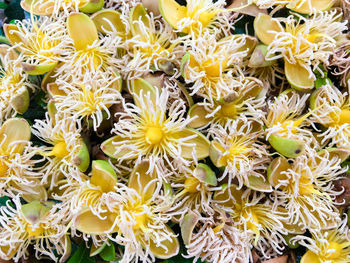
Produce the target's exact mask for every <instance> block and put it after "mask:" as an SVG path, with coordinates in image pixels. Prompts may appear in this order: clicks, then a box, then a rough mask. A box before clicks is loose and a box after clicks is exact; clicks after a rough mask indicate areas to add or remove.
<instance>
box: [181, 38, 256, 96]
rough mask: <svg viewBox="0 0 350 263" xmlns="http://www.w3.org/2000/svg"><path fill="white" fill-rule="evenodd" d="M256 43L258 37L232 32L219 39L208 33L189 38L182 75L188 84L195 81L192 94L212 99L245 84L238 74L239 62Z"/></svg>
mask: <svg viewBox="0 0 350 263" xmlns="http://www.w3.org/2000/svg"><path fill="white" fill-rule="evenodd" d="M255 44H256V39H255V38H252V37H249V36H247V35H231V36H228V37H225V38H222V39H220V40H219V41H217V40H216V36H215V35H214V34H210V33H209V32H206V33H204V34H203V35H202V36H201V37H199V38H198V39H196V40H193V41H189V42H188V51H187V53H186V54H185V56H184V57H183V58H182V61H181V74H182V76H183V77H184V79H185V81H186V83H194V85H193V86H192V87H191V90H192V94H191V95H193V94H198V95H201V96H203V97H205V98H206V99H207V100H208V101H210V102H212V101H213V99H218V100H219V99H222V98H224V97H225V96H228V95H230V94H231V93H232V92H233V90H234V89H239V88H240V87H242V86H244V85H245V83H246V80H245V78H244V76H241V75H240V74H239V73H240V68H239V65H241V64H242V63H243V59H244V58H245V57H246V56H247V55H248V54H249V53H250V52H251V51H252V49H253V48H254V46H255Z"/></svg>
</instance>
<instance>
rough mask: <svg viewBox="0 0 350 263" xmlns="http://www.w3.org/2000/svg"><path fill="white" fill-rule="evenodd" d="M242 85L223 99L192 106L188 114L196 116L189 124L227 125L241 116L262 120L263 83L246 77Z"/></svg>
mask: <svg viewBox="0 0 350 263" xmlns="http://www.w3.org/2000/svg"><path fill="white" fill-rule="evenodd" d="M242 84H243V85H242V86H241V87H239V88H238V89H237V90H234V91H232V93H231V94H229V95H227V96H226V97H224V98H223V99H221V100H215V101H214V102H213V103H210V102H207V101H204V102H199V103H196V104H194V105H192V106H191V108H190V110H189V112H188V114H189V115H190V117H196V118H195V119H193V121H192V122H191V123H190V124H189V127H191V128H204V127H207V126H208V125H211V126H212V125H214V124H219V125H221V126H225V125H226V124H227V123H229V122H231V121H233V120H237V119H238V118H240V117H244V118H247V119H248V120H253V119H254V120H257V121H261V119H262V118H263V115H264V114H263V112H262V110H261V108H262V107H263V106H264V105H265V104H264V97H263V96H262V97H261V98H260V97H259V94H260V93H261V92H262V91H263V84H262V83H261V82H260V81H259V80H258V79H255V78H246V79H245V80H244V81H243V82H242Z"/></svg>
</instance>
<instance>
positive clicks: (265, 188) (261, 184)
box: [247, 176, 273, 193]
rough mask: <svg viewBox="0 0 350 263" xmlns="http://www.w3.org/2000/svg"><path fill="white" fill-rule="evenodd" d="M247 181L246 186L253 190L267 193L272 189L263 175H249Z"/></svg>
mask: <svg viewBox="0 0 350 263" xmlns="http://www.w3.org/2000/svg"><path fill="white" fill-rule="evenodd" d="M248 181H249V184H247V187H248V188H250V189H253V190H255V191H260V192H267V193H268V192H272V190H273V189H272V187H271V185H270V184H269V182H268V181H267V179H266V178H265V177H261V176H249V177H248Z"/></svg>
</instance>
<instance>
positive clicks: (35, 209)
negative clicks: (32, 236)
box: [21, 201, 50, 225]
mask: <svg viewBox="0 0 350 263" xmlns="http://www.w3.org/2000/svg"><path fill="white" fill-rule="evenodd" d="M49 211H50V208H49V207H47V206H45V205H44V204H43V203H41V202H39V201H33V202H30V203H28V204H25V205H22V207H21V212H22V214H23V216H24V217H25V219H26V221H27V222H28V223H30V224H32V225H35V224H37V223H38V222H39V221H40V220H41V219H42V218H43V217H44V216H45V215H47V213H48V212H49Z"/></svg>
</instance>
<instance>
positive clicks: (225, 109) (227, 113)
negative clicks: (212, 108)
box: [220, 103, 237, 119]
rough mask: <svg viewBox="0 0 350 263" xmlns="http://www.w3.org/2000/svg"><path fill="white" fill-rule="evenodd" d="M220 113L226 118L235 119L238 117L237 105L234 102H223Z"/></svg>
mask: <svg viewBox="0 0 350 263" xmlns="http://www.w3.org/2000/svg"><path fill="white" fill-rule="evenodd" d="M220 113H221V114H222V115H223V116H224V117H226V118H230V119H234V118H235V117H237V109H236V105H235V104H233V103H229V104H223V105H221V109H220Z"/></svg>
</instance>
